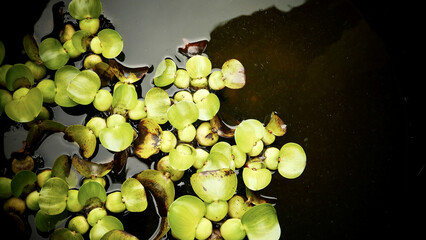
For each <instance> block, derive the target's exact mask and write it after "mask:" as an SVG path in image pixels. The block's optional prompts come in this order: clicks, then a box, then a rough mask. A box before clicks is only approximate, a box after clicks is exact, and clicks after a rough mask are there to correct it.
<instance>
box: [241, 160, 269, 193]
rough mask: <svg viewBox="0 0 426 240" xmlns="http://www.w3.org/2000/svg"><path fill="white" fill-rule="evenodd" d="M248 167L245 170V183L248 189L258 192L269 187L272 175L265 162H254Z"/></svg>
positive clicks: (249, 163) (248, 164)
mask: <svg viewBox="0 0 426 240" xmlns="http://www.w3.org/2000/svg"><path fill="white" fill-rule="evenodd" d="M246 165H247V167H245V168H244V169H243V181H244V184H245V185H246V187H247V188H248V189H250V190H253V191H257V190H261V189H263V188H265V187H266V186H268V185H269V183H270V182H271V180H272V174H271V172H270V171H269V170H268V169H266V167H265V164H264V163H263V162H260V161H256V160H252V161H250V162H248V163H247V164H246Z"/></svg>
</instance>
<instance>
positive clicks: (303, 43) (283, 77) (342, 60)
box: [1, 0, 405, 239]
mask: <svg viewBox="0 0 426 240" xmlns="http://www.w3.org/2000/svg"><path fill="white" fill-rule="evenodd" d="M102 2H103V4H104V14H105V16H106V17H107V18H108V19H110V20H111V22H112V23H113V25H114V26H115V28H116V30H117V31H118V32H119V33H120V34H122V36H123V38H124V46H125V47H124V50H123V51H124V53H125V59H124V64H126V65H128V66H143V65H153V66H157V64H158V63H159V62H160V61H161V60H162V59H164V58H165V57H171V58H172V59H174V60H176V63H177V64H178V65H180V66H181V67H183V66H184V59H185V58H184V57H183V56H182V55H179V53H177V48H178V47H179V46H180V45H181V44H182V38H187V39H190V40H199V39H207V40H209V44H208V47H207V50H206V54H207V55H208V56H209V58H210V59H211V61H212V64H213V67H221V65H222V64H223V62H225V61H226V60H228V59H230V58H236V59H238V60H240V61H241V62H242V63H243V65H244V67H245V70H246V76H247V84H246V86H245V87H244V88H243V89H240V90H229V89H227V90H223V91H221V92H219V93H218V94H219V95H220V98H221V109H220V112H221V114H222V115H223V117H224V119H225V120H226V121H227V122H228V123H230V124H232V123H235V121H236V120H242V119H248V118H256V119H258V120H261V121H264V120H265V119H266V118H267V117H268V116H269V114H270V113H271V112H272V111H277V112H278V114H279V115H280V116H281V117H282V118H283V120H284V121H285V123H286V124H287V126H288V130H287V133H286V135H284V136H283V137H281V138H278V139H277V141H276V142H275V143H274V146H277V147H280V146H282V145H283V144H284V143H286V142H297V143H299V144H301V145H302V146H303V147H304V149H305V151H306V154H307V158H308V160H307V161H308V162H307V167H306V169H305V172H304V173H303V174H302V175H301V176H300V177H299V178H297V179H294V180H288V179H284V178H282V177H281V176H279V174H273V181H272V184H271V185H270V186H268V187H267V188H266V189H264V190H262V191H261V193H262V194H264V195H266V196H270V197H274V198H277V205H276V210H277V213H278V218H279V221H280V224H281V228H282V230H283V231H282V232H283V234H282V237H283V239H284V238H286V239H341V238H345V239H355V238H357V237H364V236H365V233H367V232H369V233H370V234H373V235H374V236H375V235H380V234H381V233H383V232H387V234H391V233H392V231H394V229H393V228H394V226H395V222H393V220H394V219H395V217H396V216H397V214H398V213H399V212H398V211H397V208H396V206H397V205H398V202H399V201H400V200H401V196H399V195H398V191H399V190H400V189H401V187H402V186H403V184H404V183H403V181H400V180H398V179H397V178H396V177H395V176H394V170H395V169H398V166H400V165H401V164H402V163H401V161H403V159H404V156H405V153H404V148H403V146H404V144H405V142H404V136H405V135H404V134H405V133H404V131H403V129H401V126H403V125H404V102H403V97H402V95H401V93H400V92H399V90H398V87H399V86H398V82H397V81H396V78H395V76H394V72H393V71H392V69H391V62H390V60H391V59H390V58H389V55H388V54H387V52H386V50H385V46H384V44H383V42H382V40H381V39H380V38H379V37H378V36H377V34H376V33H375V32H374V31H373V30H372V29H371V27H370V26H369V24H368V23H367V22H366V21H365V19H364V18H362V17H361V16H360V14H359V12H358V11H357V10H355V8H354V7H353V5H352V4H350V3H349V2H347V1H343V0H327V1H307V2H306V3H303V1H277V3H279V5H277V7H275V6H274V2H272V1H270V2H269V1H268V2H267V3H263V2H262V3H259V2H255V1H250V2H245V1H215V2H207V1H201V2H198V1H186V2H185V3H181V2H177V1H155V4H154V2H149V3H145V2H144V3H142V2H140V1H136V0H135V1H129V2H126V3H125V4H124V3H122V1H105V0H104V1H102ZM243 2H244V3H243ZM52 5H53V2H52V3H49V4H48V5H47V6H46V9H45V11H44V12H43V16H44V18H42V19H41V20H40V21H38V22H37V24H35V27H34V29H35V36H36V37H39V38H41V37H43V36H44V35H46V34H48V33H50V31H51V28H52V27H53V22H52V18H51V13H50V10H51V8H52ZM152 78H153V74H149V75H148V76H146V77H145V79H144V82H143V83H142V88H141V95H142V96H144V94H145V93H146V91H148V89H149V88H150V87H151V86H152ZM169 91H170V92H173V89H170V90H169ZM86 110H87V109H85V108H82V109H79V110H78V111H76V112H64V111H63V109H62V108H60V107H53V113H54V116H55V119H57V120H58V121H61V122H64V124H67V125H70V124H82V123H83V122H84V119H85V118H86V116H87V115H86V114H85V111H86ZM2 119H3V117H2ZM2 125H3V124H2ZM3 132H4V143H3V146H4V152H5V156H1V157H2V162H4V161H5V159H4V157H6V159H7V158H9V154H10V152H12V151H15V150H16V149H17V148H19V147H20V145H19V143H20V141H22V139H23V138H25V134H26V132H25V130H24V129H23V128H22V126H18V127H12V128H6V129H2V133H3ZM58 142H59V143H58ZM53 144H55V148H53V147H52V145H53ZM58 144H59V147H58ZM16 146H18V147H16ZM76 151H78V149H77V148H75V147H74V146H69V144H67V142H66V141H65V140H63V139H62V136H60V135H58V134H57V135H52V136H50V137H49V138H47V139H46V140H45V141H44V142H43V144H42V145H41V146H40V148H39V149H38V150H37V151H36V154H37V155H38V156H40V157H42V158H43V160H44V166H43V167H49V166H50V164H52V163H53V161H54V160H55V159H56V157H57V156H59V155H60V154H63V153H67V154H72V153H73V152H76ZM109 158H110V159H112V155H111V154H110V153H109V152H107V151H104V150H103V149H102V148H100V149H99V150H98V156H97V157H96V159H99V161H105V160H108V159H109ZM96 159H95V160H96ZM151 165H152V163H151V162H146V163H141V162H140V161H138V160H137V159H131V160H129V164H128V176H132V175H133V174H135V173H137V172H140V171H142V170H143V169H146V168H150V167H152V166H151ZM2 166H4V165H3V164H2ZM110 180H111V187H110V189H109V190H113V189H116V187H117V186H116V185H114V181H115V180H114V179H110ZM117 181H119V180H117ZM188 189H190V187H189V185H188V181H187V180H183V181H182V182H181V183H180V185H179V186H177V191H178V194H182V193H184V192H186V191H188ZM150 203H152V202H150ZM124 219H125V220H124V221H125V224H124V226H125V229H126V230H128V231H129V232H131V233H132V232H133V231H134V232H135V233H138V234H139V236H140V238H141V239H147V238H149V236H150V233H152V232H153V231H154V230H155V228H156V224H157V222H156V221H157V220H158V219H157V218H156V213H155V209H150V210H149V211H147V212H145V213H143V214H141V215H137V216H136V215H135V214H129V215H128V216H126V217H124ZM131 222H132V223H133V224H130V223H131ZM142 225H143V226H148V227H147V228H146V229H145V230H141V229H143V228H142V227H141V226H142ZM387 234H386V235H387ZM41 237H43V236H41ZM31 238H37V233H36V232H35V231H33V235H32V236H31ZM170 238H171V237H170Z"/></svg>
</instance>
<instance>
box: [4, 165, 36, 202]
mask: <svg viewBox="0 0 426 240" xmlns="http://www.w3.org/2000/svg"><path fill="white" fill-rule="evenodd" d="M36 181H37V176H36V174H35V173H34V172H32V171H28V170H23V171H19V172H18V173H16V175H15V176H13V178H12V181H11V183H10V189H11V191H12V194H13V196H15V197H19V196H21V193H22V191H23V190H24V188H25V187H26V186H27V185H29V184H33V183H35V182H36Z"/></svg>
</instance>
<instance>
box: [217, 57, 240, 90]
mask: <svg viewBox="0 0 426 240" xmlns="http://www.w3.org/2000/svg"><path fill="white" fill-rule="evenodd" d="M222 74H223V78H224V82H225V86H226V87H228V88H231V89H240V88H242V87H244V85H245V84H246V74H245V70H244V66H243V64H241V62H240V61H238V60H237V59H230V60H228V61H226V62H225V63H224V64H223V65H222Z"/></svg>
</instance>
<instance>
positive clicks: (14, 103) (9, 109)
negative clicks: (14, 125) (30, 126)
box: [4, 88, 43, 122]
mask: <svg viewBox="0 0 426 240" xmlns="http://www.w3.org/2000/svg"><path fill="white" fill-rule="evenodd" d="M21 89H24V88H21ZM21 89H19V90H21ZM19 90H18V91H19ZM15 93H16V91H15ZM42 106H43V94H42V93H41V91H40V89H38V88H32V89H30V90H29V91H27V93H26V94H24V95H23V96H21V97H19V99H13V100H11V101H9V102H8V103H6V105H5V108H4V111H5V113H6V115H7V116H8V117H9V118H10V119H12V120H13V121H15V122H30V121H32V120H34V119H35V118H36V117H37V116H38V115H39V113H40V112H41V109H42Z"/></svg>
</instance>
